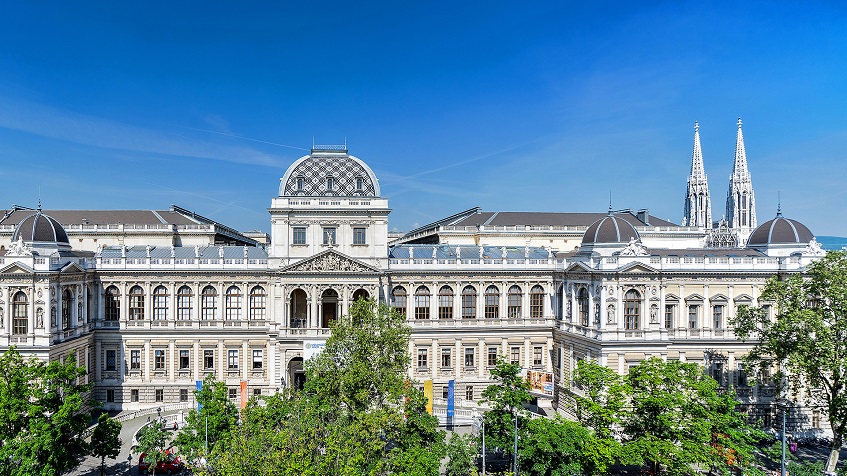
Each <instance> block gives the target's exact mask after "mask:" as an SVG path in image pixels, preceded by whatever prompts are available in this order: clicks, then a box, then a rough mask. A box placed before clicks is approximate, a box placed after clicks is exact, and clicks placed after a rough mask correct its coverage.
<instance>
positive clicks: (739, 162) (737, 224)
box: [726, 117, 756, 246]
mask: <svg viewBox="0 0 847 476" xmlns="http://www.w3.org/2000/svg"><path fill="white" fill-rule="evenodd" d="M726 218H727V220H728V221H729V228H730V229H732V230H734V231H735V232H736V234H737V236H738V242H739V245H741V246H743V245H744V243H746V242H747V238H748V237H749V236H750V233H752V231H753V229H754V228H756V199H755V197H754V196H753V182H752V180H750V172H749V171H748V170H747V153H746V152H745V150H744V134H743V133H742V132H741V118H740V117H739V118H738V135H737V137H736V139H735V165H733V167H732V175H730V177H729V192H728V193H727V196H726Z"/></svg>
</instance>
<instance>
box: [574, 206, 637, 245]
mask: <svg viewBox="0 0 847 476" xmlns="http://www.w3.org/2000/svg"><path fill="white" fill-rule="evenodd" d="M633 239H634V240H636V241H638V240H640V239H641V238H640V237H639V236H638V231H637V230H636V229H635V226H633V224H632V223H630V222H628V221H626V220H624V219H623V218H620V217H617V216H615V215H613V214H611V212H610V213H609V215H608V216H605V217H603V218H601V219H599V220H597V221H596V222H594V223H593V224H591V226H589V227H588V229H587V230H585V234H584V235H582V244H583V245H589V244H605V243H629V241H630V240H633Z"/></svg>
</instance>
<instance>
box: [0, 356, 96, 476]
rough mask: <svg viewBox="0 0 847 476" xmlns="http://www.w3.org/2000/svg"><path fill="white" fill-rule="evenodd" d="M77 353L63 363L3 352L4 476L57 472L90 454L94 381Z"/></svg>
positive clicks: (0, 447)
mask: <svg viewBox="0 0 847 476" xmlns="http://www.w3.org/2000/svg"><path fill="white" fill-rule="evenodd" d="M84 378H85V369H84V368H82V367H77V365H76V360H75V358H74V356H73V354H71V355H69V356H68V357H67V358H66V359H65V360H64V362H60V361H58V360H56V361H52V362H50V363H45V362H43V361H41V360H38V359H36V358H32V359H30V360H28V361H25V360H24V359H23V357H22V356H21V355H20V353H19V352H18V351H17V350H16V349H15V348H14V347H12V348H11V349H9V350H8V351H6V352H5V353H4V354H3V355H2V357H0V409H1V410H0V475H18V474H21V475H45V476H48V475H58V474H61V473H62V472H65V471H68V470H71V469H73V468H76V467H77V466H79V464H80V462H81V461H82V458H83V457H84V456H85V455H87V454H88V444H87V443H86V442H85V439H84V438H83V433H84V432H85V430H86V428H87V427H88V423H89V422H90V420H91V413H90V408H91V404H92V402H90V401H89V400H87V398H86V395H87V394H88V392H89V391H90V389H91V385H90V384H79V383H78V382H80V381H81V380H84Z"/></svg>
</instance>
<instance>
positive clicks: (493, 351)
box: [488, 347, 497, 367]
mask: <svg viewBox="0 0 847 476" xmlns="http://www.w3.org/2000/svg"><path fill="white" fill-rule="evenodd" d="M495 365H497V347H489V348H488V366H489V367H494V366H495Z"/></svg>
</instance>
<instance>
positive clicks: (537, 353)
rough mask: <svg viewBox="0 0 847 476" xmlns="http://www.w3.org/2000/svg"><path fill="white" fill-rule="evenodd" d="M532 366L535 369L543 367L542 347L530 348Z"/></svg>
mask: <svg viewBox="0 0 847 476" xmlns="http://www.w3.org/2000/svg"><path fill="white" fill-rule="evenodd" d="M532 365H533V366H535V367H541V366H542V365H544V349H543V348H542V347H533V348H532Z"/></svg>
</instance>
